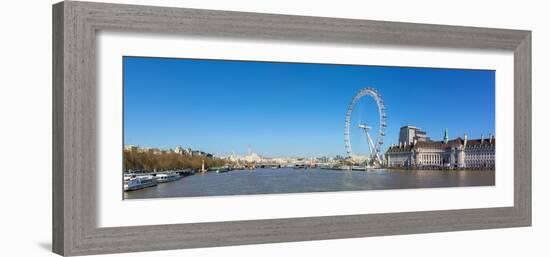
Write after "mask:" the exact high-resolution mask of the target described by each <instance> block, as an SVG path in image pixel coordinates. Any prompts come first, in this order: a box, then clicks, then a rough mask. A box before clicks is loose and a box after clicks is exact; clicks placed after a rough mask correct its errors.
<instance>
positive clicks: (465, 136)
mask: <svg viewBox="0 0 550 257" xmlns="http://www.w3.org/2000/svg"><path fill="white" fill-rule="evenodd" d="M466 144H468V134H466V133H464V148H466Z"/></svg>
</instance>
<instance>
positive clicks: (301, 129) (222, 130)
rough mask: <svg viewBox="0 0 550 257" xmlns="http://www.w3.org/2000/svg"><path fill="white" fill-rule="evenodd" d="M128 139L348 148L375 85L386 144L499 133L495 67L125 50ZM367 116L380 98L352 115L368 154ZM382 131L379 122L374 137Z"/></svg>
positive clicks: (226, 149) (266, 152)
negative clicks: (409, 128)
mask: <svg viewBox="0 0 550 257" xmlns="http://www.w3.org/2000/svg"><path fill="white" fill-rule="evenodd" d="M123 63H124V143H125V144H131V145H140V146H148V147H158V148H174V147H175V146H178V145H181V146H183V147H191V148H193V149H199V150H202V151H205V152H210V153H213V154H217V155H228V154H231V153H232V152H235V153H236V154H239V155H241V154H246V152H247V148H248V147H249V146H250V147H251V149H252V151H253V152H256V153H258V154H260V155H263V156H269V157H292V156H295V157H297V156H300V157H313V156H324V155H327V156H335V155H342V156H344V155H345V148H344V117H345V113H346V110H347V108H348V105H349V103H350V101H351V99H352V98H353V96H354V95H355V94H356V93H357V91H359V90H360V89H361V88H364V87H373V88H376V89H377V90H378V91H379V92H380V93H381V94H382V97H383V99H384V102H385V105H386V108H387V111H386V113H387V115H388V117H387V125H388V126H387V128H386V137H385V140H384V141H385V144H384V146H383V147H382V149H383V150H384V151H385V150H386V149H387V147H388V146H390V145H391V144H392V143H397V142H398V136H399V128H400V127H402V126H404V125H413V126H417V127H420V128H422V129H423V130H424V131H426V132H427V133H428V136H429V137H431V138H432V139H433V140H442V138H443V131H444V130H445V128H447V129H448V130H449V137H450V139H453V138H456V137H463V134H464V133H467V134H468V136H469V137H470V138H479V137H480V136H481V134H485V135H486V136H488V135H489V133H492V134H493V135H494V134H495V72H494V71H491V70H462V69H438V68H412V67H387V66H363V65H341V64H304V63H277V62H252V61H226V60H197V59H171V58H144V57H124V58H123ZM360 123H365V124H368V125H370V126H373V127H378V114H377V110H376V105H375V103H374V101H373V100H372V99H368V98H364V100H362V101H361V102H360V103H359V104H358V105H357V106H356V109H355V111H354V114H353V117H352V146H353V149H354V152H356V153H358V154H362V153H366V151H367V149H368V148H367V144H366V141H365V140H366V138H365V136H364V134H362V133H360V132H361V131H360V130H359V129H358V128H357V125H358V124H360ZM375 135H376V130H375V131H373V132H372V134H371V136H373V137H374V136H375Z"/></svg>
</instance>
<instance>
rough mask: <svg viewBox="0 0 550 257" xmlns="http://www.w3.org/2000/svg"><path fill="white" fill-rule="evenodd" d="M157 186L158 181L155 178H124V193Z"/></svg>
mask: <svg viewBox="0 0 550 257" xmlns="http://www.w3.org/2000/svg"><path fill="white" fill-rule="evenodd" d="M156 185H157V180H156V179H155V177H153V176H137V177H132V176H125V177H124V191H133V190H138V189H142V188H146V187H152V186H156Z"/></svg>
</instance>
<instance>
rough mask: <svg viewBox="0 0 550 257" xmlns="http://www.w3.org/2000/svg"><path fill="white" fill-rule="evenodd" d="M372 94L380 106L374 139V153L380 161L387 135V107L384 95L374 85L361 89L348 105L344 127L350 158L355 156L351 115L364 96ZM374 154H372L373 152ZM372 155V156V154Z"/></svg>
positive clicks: (347, 151) (345, 141) (378, 106)
mask: <svg viewBox="0 0 550 257" xmlns="http://www.w3.org/2000/svg"><path fill="white" fill-rule="evenodd" d="M366 96H370V97H371V98H372V99H374V101H375V102H376V105H377V108H378V117H379V125H378V134H377V136H376V140H374V142H375V143H374V148H375V149H374V150H373V152H374V154H375V155H376V158H377V159H378V161H380V158H381V157H380V148H381V146H382V144H384V141H383V138H384V136H385V128H386V126H387V125H386V118H387V116H386V110H385V109H386V108H385V105H384V100H383V99H382V95H381V94H380V93H379V92H378V91H377V90H376V89H374V88H372V87H365V88H362V89H360V90H359V91H358V92H357V93H356V94H355V96H354V97H353V98H352V100H351V102H350V104H349V105H348V109H347V111H346V119H345V129H344V144H345V147H346V153H347V155H348V157H349V158H353V157H354V155H353V150H352V145H351V139H350V127H351V115H352V113H353V111H354V109H355V107H356V105H357V103H358V102H359V100H361V99H362V98H363V97H366ZM371 155H372V154H371ZM371 157H372V156H371Z"/></svg>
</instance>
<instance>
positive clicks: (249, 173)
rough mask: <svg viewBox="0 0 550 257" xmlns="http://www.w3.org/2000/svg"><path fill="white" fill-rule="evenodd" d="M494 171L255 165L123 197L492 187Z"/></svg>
mask: <svg viewBox="0 0 550 257" xmlns="http://www.w3.org/2000/svg"><path fill="white" fill-rule="evenodd" d="M494 184H495V171H494V170H487V171H480V170H460V171H452V170H451V171H449V170H446V171H441V170H393V169H392V170H386V169H377V170H371V171H339V170H325V169H293V168H280V169H269V168H267V169H254V170H234V171H229V172H226V173H216V172H207V173H204V174H202V175H201V174H200V173H199V174H195V175H191V176H187V177H183V178H181V179H180V180H177V181H173V182H168V183H161V184H158V185H157V186H154V187H149V188H144V189H140V190H136V191H129V192H124V198H125V199H146V198H165V197H190V196H222V195H250V194H282V193H306V192H335V191H357V190H380V189H405V188H434V187H462V186H493V185H494Z"/></svg>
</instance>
